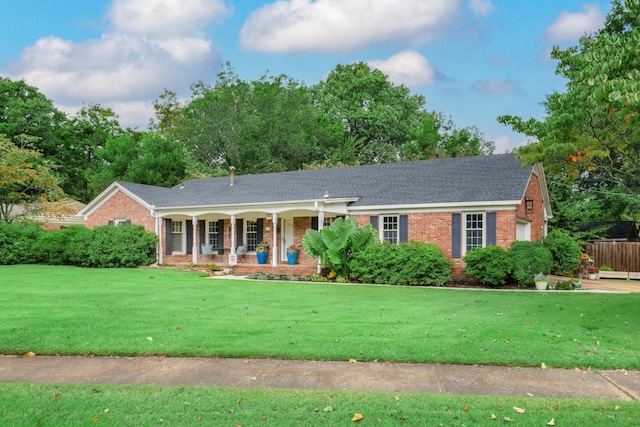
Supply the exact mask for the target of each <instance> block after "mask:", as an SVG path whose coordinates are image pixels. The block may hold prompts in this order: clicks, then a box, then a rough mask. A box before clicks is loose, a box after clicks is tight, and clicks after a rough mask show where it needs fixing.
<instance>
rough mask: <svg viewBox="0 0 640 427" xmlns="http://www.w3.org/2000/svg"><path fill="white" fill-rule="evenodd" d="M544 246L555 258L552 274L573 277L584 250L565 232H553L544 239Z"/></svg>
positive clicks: (557, 230)
mask: <svg viewBox="0 0 640 427" xmlns="http://www.w3.org/2000/svg"><path fill="white" fill-rule="evenodd" d="M542 244H543V245H544V247H545V248H547V249H549V251H550V252H551V256H552V258H553V266H552V267H551V272H552V273H554V274H557V275H559V276H571V275H572V274H573V272H574V271H575V270H577V269H578V267H579V266H580V255H581V254H582V248H581V247H580V245H579V244H578V242H576V241H575V239H573V238H572V237H571V236H570V235H569V234H567V233H566V232H565V231H562V230H559V229H556V230H552V231H551V232H549V234H548V235H547V237H545V238H544V240H543V241H542Z"/></svg>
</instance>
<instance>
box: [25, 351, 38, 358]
mask: <svg viewBox="0 0 640 427" xmlns="http://www.w3.org/2000/svg"><path fill="white" fill-rule="evenodd" d="M35 355H36V354H35V353H34V352H33V351H30V352H28V353H27V354H25V357H33V356H35Z"/></svg>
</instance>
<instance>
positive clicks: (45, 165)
mask: <svg viewBox="0 0 640 427" xmlns="http://www.w3.org/2000/svg"><path fill="white" fill-rule="evenodd" d="M16 140H17V141H18V144H19V145H16V144H14V143H13V142H12V141H11V140H10V139H9V138H7V137H6V136H4V135H0V221H5V222H12V221H13V220H14V219H15V218H16V217H28V216H29V215H42V214H46V213H47V205H48V204H49V202H55V201H57V200H61V199H63V198H64V193H63V191H62V189H61V188H60V186H59V184H58V179H57V176H56V174H55V172H54V168H53V165H52V164H51V163H50V162H49V161H47V160H46V159H44V158H43V156H42V154H41V153H40V152H39V151H37V150H35V149H33V145H32V144H33V141H35V140H36V138H35V137H28V136H25V135H19V136H17V137H16ZM16 206H21V208H22V210H21V212H20V213H19V214H18V213H17V212H16V211H15V210H14V208H15V207H16Z"/></svg>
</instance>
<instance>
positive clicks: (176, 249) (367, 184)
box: [79, 154, 552, 275]
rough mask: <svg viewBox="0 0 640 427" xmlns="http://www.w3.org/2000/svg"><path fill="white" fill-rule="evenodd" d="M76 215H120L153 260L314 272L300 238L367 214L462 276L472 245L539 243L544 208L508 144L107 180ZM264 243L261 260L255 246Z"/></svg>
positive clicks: (531, 173) (382, 229)
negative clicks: (177, 177) (429, 155)
mask: <svg viewBox="0 0 640 427" xmlns="http://www.w3.org/2000/svg"><path fill="white" fill-rule="evenodd" d="M79 215H81V216H83V217H84V220H85V223H86V225H87V226H88V227H95V226H98V225H105V224H118V223H121V222H128V223H133V224H142V225H144V227H145V228H146V229H147V230H149V231H153V232H154V233H156V234H157V235H158V237H159V243H158V260H157V261H158V263H160V264H162V263H167V264H188V263H193V264H204V263H209V262H213V263H216V264H217V265H219V266H221V267H222V266H227V265H229V266H235V268H234V271H235V272H242V273H246V272H249V271H260V270H262V271H264V270H265V269H268V270H270V271H278V272H287V271H291V272H295V273H300V272H306V273H308V272H314V271H316V269H317V264H318V260H317V259H315V258H312V257H309V256H308V255H306V254H305V253H304V251H300V254H299V256H298V264H297V265H296V266H289V265H287V261H286V260H287V258H286V253H285V251H286V247H288V246H289V245H291V244H296V245H298V246H300V247H301V246H302V236H303V235H304V233H305V231H306V230H307V229H309V228H315V229H319V228H322V227H324V226H327V225H329V224H330V223H331V221H333V219H335V218H336V217H340V216H342V217H352V218H355V219H356V220H357V221H358V223H359V224H361V225H365V224H372V225H373V226H374V228H375V229H377V230H379V235H380V239H381V240H384V241H389V242H391V243H399V242H403V241H408V240H415V241H426V242H433V243H436V244H438V245H439V246H440V247H441V248H442V250H443V251H444V254H445V255H446V256H447V257H448V258H451V259H453V260H454V275H462V274H464V264H463V261H462V257H463V256H464V254H465V253H466V252H467V251H469V250H471V249H474V248H477V247H484V246H487V245H499V246H503V247H505V248H507V247H509V245H510V244H511V243H512V242H513V241H514V240H532V241H537V240H540V239H541V238H542V237H544V236H545V235H546V226H547V219H548V218H550V217H551V215H552V213H551V206H550V201H549V194H548V190H547V186H546V181H545V177H544V171H543V169H542V165H539V164H538V165H535V166H529V167H523V165H522V162H520V161H519V160H517V159H516V157H515V155H513V154H500V155H489V156H478V157H460V158H451V159H436V160H424V161H413V162H404V163H385V164H378V165H367V166H353V167H344V168H330V169H318V170H302V171H291V172H279V173H268V174H257V175H240V176H235V175H234V173H233V170H231V171H230V175H229V176H228V177H220V178H208V179H194V180H190V181H186V182H184V183H183V184H181V185H177V186H175V187H172V188H162V187H156V186H149V185H142V184H132V183H125V182H115V183H113V184H112V185H110V186H109V187H108V188H107V189H106V190H105V191H103V192H102V193H101V194H100V195H99V196H97V197H96V198H95V199H94V200H92V201H91V202H90V203H89V204H87V206H85V208H83V209H82V210H81V211H80V212H79ZM261 241H266V242H268V243H269V246H270V248H269V255H268V260H267V263H266V265H265V266H259V265H258V264H257V260H256V257H255V255H254V254H253V253H254V252H255V249H256V245H257V244H258V243H259V242H261Z"/></svg>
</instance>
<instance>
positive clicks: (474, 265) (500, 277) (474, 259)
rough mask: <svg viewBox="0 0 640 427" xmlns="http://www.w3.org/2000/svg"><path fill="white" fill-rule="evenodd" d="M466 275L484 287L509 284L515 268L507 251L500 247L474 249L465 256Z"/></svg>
mask: <svg viewBox="0 0 640 427" xmlns="http://www.w3.org/2000/svg"><path fill="white" fill-rule="evenodd" d="M464 262H465V265H466V267H465V269H466V273H467V274H468V275H469V276H471V277H473V278H475V279H477V280H478V282H479V283H480V284H481V285H483V286H501V285H504V284H505V283H507V280H508V279H509V277H510V276H511V271H512V270H513V267H512V265H511V257H510V256H509V253H508V252H507V250H506V249H505V248H503V247H500V246H487V247H485V248H478V249H474V250H472V251H470V252H467V253H466V254H465V256H464Z"/></svg>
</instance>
